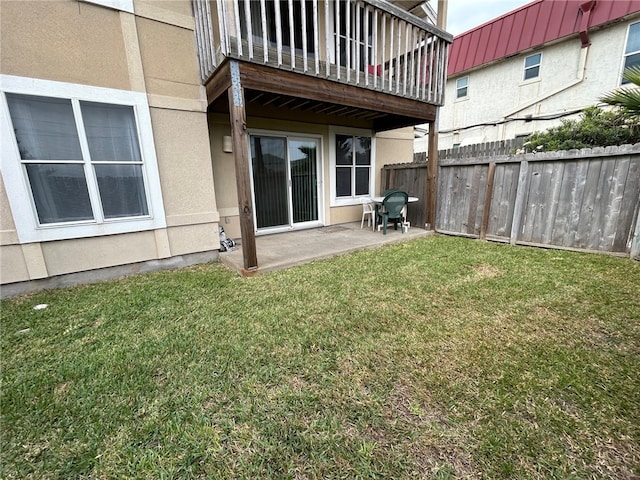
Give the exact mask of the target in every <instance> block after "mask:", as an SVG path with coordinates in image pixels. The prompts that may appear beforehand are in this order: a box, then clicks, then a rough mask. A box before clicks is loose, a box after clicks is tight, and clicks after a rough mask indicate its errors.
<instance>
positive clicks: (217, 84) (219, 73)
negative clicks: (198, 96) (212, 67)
mask: <svg viewBox="0 0 640 480" xmlns="http://www.w3.org/2000/svg"><path fill="white" fill-rule="evenodd" d="M229 87H231V73H230V72H229V62H225V63H223V64H222V65H220V67H218V68H217V69H216V71H215V73H214V74H213V75H212V77H211V78H210V79H209V80H208V81H207V84H206V87H205V88H206V90H207V102H208V103H209V105H211V104H212V103H213V102H215V101H216V99H217V98H218V97H220V96H222V95H223V94H224V93H225V92H226V91H227V90H229Z"/></svg>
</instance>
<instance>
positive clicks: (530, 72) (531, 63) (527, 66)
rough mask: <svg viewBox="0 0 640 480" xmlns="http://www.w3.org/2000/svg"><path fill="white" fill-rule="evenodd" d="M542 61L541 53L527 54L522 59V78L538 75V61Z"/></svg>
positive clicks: (526, 78) (527, 78)
mask: <svg viewBox="0 0 640 480" xmlns="http://www.w3.org/2000/svg"><path fill="white" fill-rule="evenodd" d="M541 61H542V53H536V54H535V55H529V56H528V57H526V58H525V59H524V79H525V80H530V79H532V78H537V77H538V76H540V62H541Z"/></svg>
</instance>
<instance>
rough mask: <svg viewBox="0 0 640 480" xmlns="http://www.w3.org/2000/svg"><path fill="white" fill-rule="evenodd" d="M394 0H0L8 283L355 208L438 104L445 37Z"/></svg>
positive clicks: (203, 254) (2, 236)
mask: <svg viewBox="0 0 640 480" xmlns="http://www.w3.org/2000/svg"><path fill="white" fill-rule="evenodd" d="M395 3H396V2H385V1H380V0H357V1H356V0H353V1H348V2H347V1H341V2H332V1H331V2H330V1H324V0H303V1H300V0H296V1H294V2H285V1H276V2H274V1H267V2H253V1H244V0H227V1H221V0H219V1H215V0H214V1H211V2H208V1H205V0H193V1H189V0H177V1H148V0H56V1H48V2H42V1H38V0H34V1H25V0H20V1H10V0H2V1H1V2H0V21H1V24H0V44H1V45H2V50H1V52H0V54H1V56H0V90H1V91H0V131H1V140H2V144H1V147H0V148H1V153H2V158H1V163H0V165H1V168H2V182H1V183H0V283H1V284H2V286H3V289H2V293H3V295H9V294H12V293H16V292H20V291H28V290H30V289H35V288H44V287H50V286H56V285H64V284H68V283H76V282H86V281H92V280H95V279H100V278H109V277H112V276H114V275H121V274H127V273H132V272H136V271H141V270H148V269H154V268H160V267H162V266H165V265H169V266H174V265H175V266H177V265H185V264H189V263H195V262H202V261H208V260H212V259H215V258H217V253H218V248H219V236H218V225H219V224H221V225H223V226H224V227H225V229H226V230H227V233H228V235H230V236H232V237H238V236H242V243H243V251H244V255H245V267H246V268H247V269H254V268H256V267H258V262H257V256H256V252H255V235H256V234H266V233H271V232H282V231H287V230H290V229H296V228H310V227H317V226H322V225H332V224H337V223H342V222H348V221H354V220H359V218H360V215H361V205H360V203H359V200H360V197H363V196H367V195H371V194H375V193H377V192H378V190H379V184H380V180H379V173H380V169H381V167H382V166H383V165H384V164H389V163H396V162H406V161H410V159H411V155H412V150H413V146H412V144H413V128H412V126H413V125H415V124H419V123H424V122H428V123H429V122H430V123H433V122H434V121H435V118H436V112H437V109H438V106H439V105H441V103H442V96H443V85H444V64H445V62H446V55H447V48H448V45H449V43H450V42H451V36H450V35H448V34H447V33H445V32H442V31H440V30H439V29H437V28H436V27H434V26H433V25H431V24H429V23H427V22H426V21H425V20H422V19H420V18H419V17H417V16H414V15H412V14H410V13H408V12H407V11H405V10H403V9H402V8H400V7H399V6H404V7H407V9H409V8H410V9H416V8H417V9H418V10H419V11H423V10H421V9H420V8H418V7H419V5H418V4H419V3H420V2H397V4H398V5H399V6H398V5H395ZM290 6H293V8H292V9H291V10H290ZM424 11H426V10H424ZM292 53H294V54H293V55H292Z"/></svg>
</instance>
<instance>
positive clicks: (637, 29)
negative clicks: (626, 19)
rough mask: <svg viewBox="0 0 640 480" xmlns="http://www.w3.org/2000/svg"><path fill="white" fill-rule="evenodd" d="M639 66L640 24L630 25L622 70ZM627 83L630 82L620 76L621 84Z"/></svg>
mask: <svg viewBox="0 0 640 480" xmlns="http://www.w3.org/2000/svg"><path fill="white" fill-rule="evenodd" d="M638 65H640V22H638V23H632V24H631V25H629V30H628V32H627V44H626V46H625V49H624V62H623V66H622V70H623V71H624V69H625V68H629V67H634V66H638ZM626 83H629V82H628V81H627V80H625V79H623V78H622V75H620V84H621V85H624V84H626Z"/></svg>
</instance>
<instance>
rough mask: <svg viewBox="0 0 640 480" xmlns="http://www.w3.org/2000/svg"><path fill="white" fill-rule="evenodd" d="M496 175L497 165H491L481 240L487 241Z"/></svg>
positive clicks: (483, 210) (483, 212)
mask: <svg viewBox="0 0 640 480" xmlns="http://www.w3.org/2000/svg"><path fill="white" fill-rule="evenodd" d="M495 173H496V163H495V162H491V163H490V164H489V172H488V173H487V188H486V190H485V192H484V205H483V206H482V223H481V224H480V240H486V239H487V229H488V228H489V215H490V214H491V200H492V199H493V179H494V177H495Z"/></svg>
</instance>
